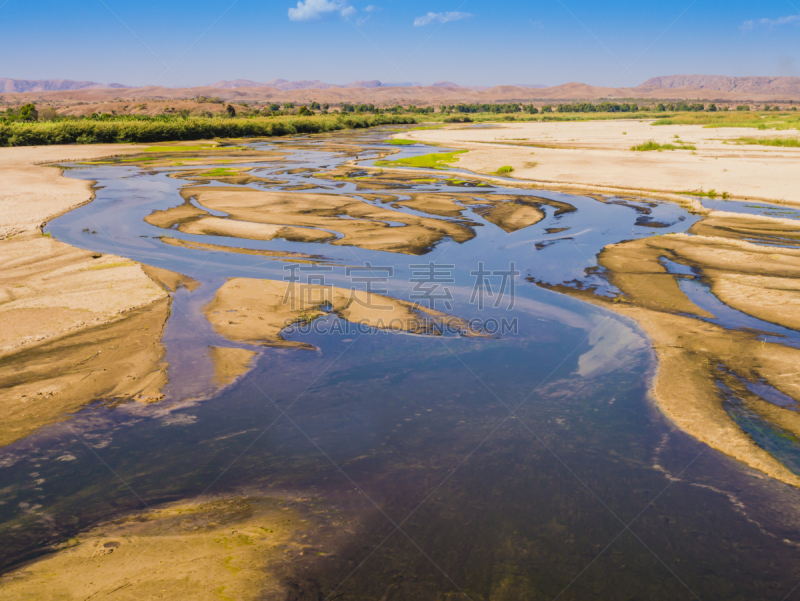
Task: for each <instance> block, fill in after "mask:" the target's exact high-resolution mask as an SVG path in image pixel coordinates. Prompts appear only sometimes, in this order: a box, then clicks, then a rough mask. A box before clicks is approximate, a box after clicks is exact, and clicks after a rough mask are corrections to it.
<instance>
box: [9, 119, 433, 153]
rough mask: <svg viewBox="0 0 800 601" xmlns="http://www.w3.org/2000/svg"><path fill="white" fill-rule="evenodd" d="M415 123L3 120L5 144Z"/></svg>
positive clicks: (220, 135) (176, 137)
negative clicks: (4, 121) (5, 121)
mask: <svg viewBox="0 0 800 601" xmlns="http://www.w3.org/2000/svg"><path fill="white" fill-rule="evenodd" d="M416 122H417V120H416V119H415V118H414V117H412V116H408V115H363V116H361V115H353V116H346V117H343V116H331V115H321V116H316V117H304V118H275V117H255V118H252V119H230V118H202V117H190V118H188V119H171V120H163V121H124V120H119V121H95V120H90V119H86V120H81V121H53V122H49V121H48V122H42V121H34V122H19V121H15V122H10V123H6V124H0V146H45V145H48V144H75V143H77V144H113V143H126V142H128V143H130V142H164V141H168V140H209V139H213V138H260V137H267V136H286V135H292V134H315V133H322V132H328V131H337V130H341V129H358V128H367V127H374V126H377V125H387V124H394V123H398V124H401V123H416ZM186 148H187V147H169V150H168V151H169V152H174V151H176V150H186ZM165 149H166V147H165ZM164 151H165V150H158V151H152V152H164Z"/></svg>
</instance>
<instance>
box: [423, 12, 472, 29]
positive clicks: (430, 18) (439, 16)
mask: <svg viewBox="0 0 800 601" xmlns="http://www.w3.org/2000/svg"><path fill="white" fill-rule="evenodd" d="M471 16H472V15H471V14H470V13H455V12H454V13H428V14H427V15H423V16H421V17H417V18H416V19H414V27H422V26H423V25H428V24H429V23H433V22H434V21H437V22H439V23H447V22H448V21H460V20H461V19H469V18H470V17H471Z"/></svg>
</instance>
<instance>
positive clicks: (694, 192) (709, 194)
mask: <svg viewBox="0 0 800 601" xmlns="http://www.w3.org/2000/svg"><path fill="white" fill-rule="evenodd" d="M677 194H687V195H689V196H703V197H704V198H716V197H717V196H719V197H721V198H722V200H728V199H729V198H730V197H731V195H730V194H728V193H727V192H717V191H716V190H714V188H711V190H709V191H708V192H704V191H703V190H685V191H683V192H678V193H677Z"/></svg>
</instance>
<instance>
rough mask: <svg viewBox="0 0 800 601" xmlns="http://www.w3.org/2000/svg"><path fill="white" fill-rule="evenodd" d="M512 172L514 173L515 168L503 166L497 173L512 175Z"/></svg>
mask: <svg viewBox="0 0 800 601" xmlns="http://www.w3.org/2000/svg"><path fill="white" fill-rule="evenodd" d="M512 171H514V168H513V167H512V166H511V165H503V166H502V167H500V169H498V170H497V171H496V172H495V173H499V174H500V175H502V174H504V173H511V172H512Z"/></svg>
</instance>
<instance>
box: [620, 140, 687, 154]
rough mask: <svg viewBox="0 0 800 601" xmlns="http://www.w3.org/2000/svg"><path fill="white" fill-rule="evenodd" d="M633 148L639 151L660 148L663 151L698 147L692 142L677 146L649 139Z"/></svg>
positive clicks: (632, 148) (632, 147)
mask: <svg viewBox="0 0 800 601" xmlns="http://www.w3.org/2000/svg"><path fill="white" fill-rule="evenodd" d="M631 150H636V151H638V152H646V151H648V150H658V151H659V152H661V151H662V150H697V148H696V147H695V146H694V145H692V144H680V145H678V146H676V145H675V144H659V143H658V142H656V141H655V140H648V141H647V142H643V143H641V144H637V145H636V146H631Z"/></svg>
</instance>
